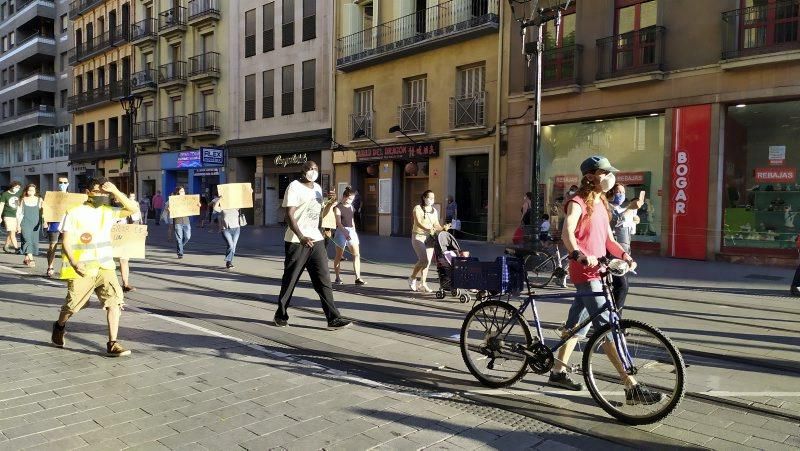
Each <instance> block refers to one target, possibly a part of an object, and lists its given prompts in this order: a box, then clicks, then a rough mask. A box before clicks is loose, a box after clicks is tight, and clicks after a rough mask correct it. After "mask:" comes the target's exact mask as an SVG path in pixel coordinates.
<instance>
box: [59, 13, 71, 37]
mask: <svg viewBox="0 0 800 451" xmlns="http://www.w3.org/2000/svg"><path fill="white" fill-rule="evenodd" d="M59 22H60V24H61V34H64V33H66V32H67V27H68V26H69V21H68V19H67V15H66V14H62V15H61V19H60V21H59Z"/></svg>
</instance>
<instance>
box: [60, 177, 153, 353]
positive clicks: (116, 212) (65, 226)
mask: <svg viewBox="0 0 800 451" xmlns="http://www.w3.org/2000/svg"><path fill="white" fill-rule="evenodd" d="M86 194H88V196H89V199H88V200H87V202H86V203H85V204H83V205H81V206H78V207H74V208H71V209H70V210H68V211H67V214H66V216H65V217H64V221H63V223H62V232H63V236H62V240H63V244H62V246H63V252H62V267H61V279H64V280H66V281H67V298H66V300H65V302H64V305H63V307H61V314H60V315H59V316H58V321H56V322H55V323H53V336H52V341H53V344H54V345H56V346H58V347H60V348H61V347H64V328H65V325H66V322H67V320H68V319H69V318H70V317H71V316H72V315H74V314H75V313H77V312H78V311H79V310H80V309H81V308H83V306H84V305H86V302H88V301H89V297H90V296H91V295H92V293H95V294H96V295H97V298H98V299H99V300H100V303H101V304H103V307H104V308H105V310H106V318H107V319H108V343H107V351H108V353H107V354H108V355H109V356H112V357H119V356H124V355H129V354H130V353H131V351H129V350H127V349H125V348H123V347H122V345H121V344H119V343H118V342H117V331H118V330H119V317H120V311H121V310H122V307H123V305H124V304H125V302H124V301H123V296H122V287H120V285H119V281H117V273H116V265H115V264H114V258H113V252H112V247H111V227H112V226H113V225H114V224H115V223H116V222H117V220H118V219H120V218H125V217H127V216H130V215H132V214H133V213H135V212H136V211H137V210H138V208H139V205H138V204H137V203H136V202H135V201H132V200H130V199H129V198H128V196H126V195H125V194H124V193H122V192H121V191H120V190H119V189H117V187H116V186H114V184H113V183H111V182H109V181H107V180H106V179H105V178H99V179H94V180H92V181H91V183H90V184H89V190H87V192H86ZM112 196H113V197H114V199H116V201H117V202H118V203H119V204H120V205H122V208H115V207H112V206H111V197H112Z"/></svg>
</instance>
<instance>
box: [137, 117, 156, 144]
mask: <svg viewBox="0 0 800 451" xmlns="http://www.w3.org/2000/svg"><path fill="white" fill-rule="evenodd" d="M156 125H157V122H156V121H142V122H137V123H135V124H133V143H134V144H143V145H146V144H155V143H156V138H157V136H158V128H157V127H156Z"/></svg>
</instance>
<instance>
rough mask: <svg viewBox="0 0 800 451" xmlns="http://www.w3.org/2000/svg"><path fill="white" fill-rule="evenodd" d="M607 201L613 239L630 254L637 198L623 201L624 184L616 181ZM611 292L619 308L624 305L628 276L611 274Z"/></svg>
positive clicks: (634, 228) (634, 229) (638, 202)
mask: <svg viewBox="0 0 800 451" xmlns="http://www.w3.org/2000/svg"><path fill="white" fill-rule="evenodd" d="M607 199H608V203H609V205H610V207H611V231H612V232H613V233H614V239H615V240H617V243H619V245H620V246H622V249H623V250H624V251H625V252H626V253H628V255H630V254H631V237H632V236H633V234H634V233H636V221H637V219H638V216H636V210H637V209H638V208H639V207H640V206H641V202H640V201H639V199H634V200H632V201H630V202H628V203H627V204H626V203H625V185H623V184H621V183H617V184H616V185H614V187H613V188H612V189H611V191H609V192H608V195H607ZM612 282H613V283H612V290H611V291H612V294H613V295H614V300H615V301H616V303H617V307H618V308H619V309H620V310H621V309H622V307H624V306H625V299H626V298H627V297H628V276H627V274H625V275H622V276H617V275H613V276H612Z"/></svg>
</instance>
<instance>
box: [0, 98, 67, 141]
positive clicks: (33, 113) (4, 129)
mask: <svg viewBox="0 0 800 451" xmlns="http://www.w3.org/2000/svg"><path fill="white" fill-rule="evenodd" d="M55 125H56V109H55V108H54V107H53V106H52V105H34V106H31V107H27V108H21V109H20V110H18V111H17V114H16V115H15V116H12V117H9V118H6V119H3V120H2V121H0V134H5V133H11V132H18V131H21V130H27V129H31V128H38V127H54V126H55Z"/></svg>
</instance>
